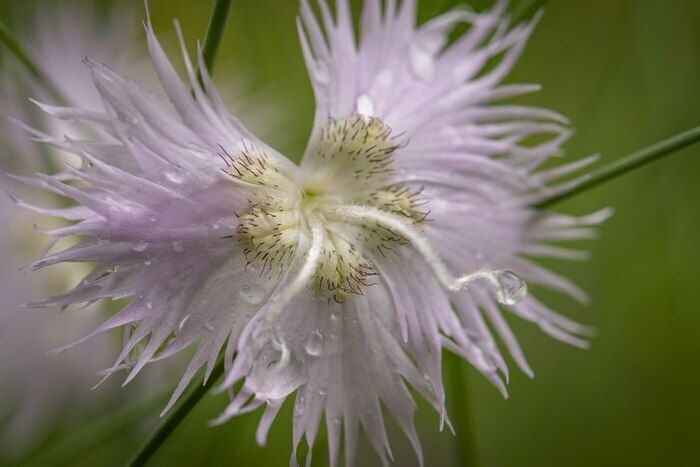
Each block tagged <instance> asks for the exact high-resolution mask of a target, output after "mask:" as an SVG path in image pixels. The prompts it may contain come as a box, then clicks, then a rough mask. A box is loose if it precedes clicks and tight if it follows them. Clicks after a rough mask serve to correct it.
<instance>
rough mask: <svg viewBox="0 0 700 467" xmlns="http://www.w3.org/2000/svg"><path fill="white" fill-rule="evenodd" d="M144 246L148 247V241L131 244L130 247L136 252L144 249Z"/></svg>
mask: <svg viewBox="0 0 700 467" xmlns="http://www.w3.org/2000/svg"><path fill="white" fill-rule="evenodd" d="M146 248H148V242H147V241H145V240H144V241H141V242H138V243H135V244H133V245H131V249H132V250H134V251H138V252H141V251H144V250H145V249H146Z"/></svg>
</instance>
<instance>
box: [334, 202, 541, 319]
mask: <svg viewBox="0 0 700 467" xmlns="http://www.w3.org/2000/svg"><path fill="white" fill-rule="evenodd" d="M335 213H336V214H337V215H338V216H340V217H342V218H344V219H347V220H351V219H354V220H358V221H372V222H375V223H377V224H379V225H381V226H383V227H385V228H388V229H391V230H392V231H393V232H395V233H397V234H399V235H401V236H402V237H404V238H405V239H406V240H408V241H409V242H410V243H411V244H412V245H413V247H414V248H415V249H416V250H417V251H418V253H420V254H421V256H423V258H424V259H425V261H426V263H428V265H429V266H430V268H431V269H432V270H433V273H434V274H435V277H436V278H437V279H438V281H439V282H440V284H442V286H443V287H445V288H446V289H447V290H450V291H458V290H462V289H464V288H465V287H467V286H468V285H469V284H471V283H472V282H474V281H476V280H479V279H486V280H487V281H488V282H489V283H490V284H491V285H492V286H493V287H494V289H495V291H496V298H497V299H498V301H499V303H501V304H503V305H515V304H516V303H518V302H519V301H520V300H522V299H523V298H525V296H526V295H527V284H526V283H525V281H523V280H522V279H521V278H520V277H519V276H518V275H517V274H515V273H514V272H512V271H504V270H493V269H476V270H474V271H470V272H468V273H466V274H464V275H462V276H460V277H455V276H454V275H453V274H452V273H451V272H450V271H449V269H448V268H447V265H446V264H445V263H444V262H443V261H442V260H441V259H440V257H439V256H438V254H437V252H436V251H435V250H434V249H433V247H432V245H430V243H429V242H428V240H427V239H426V238H425V237H424V236H422V235H421V234H420V233H419V232H418V231H417V230H416V229H415V228H414V227H413V225H411V224H408V223H407V222H406V220H405V219H404V218H402V217H399V216H397V215H396V214H392V213H389V212H386V211H383V210H381V209H377V208H374V207H372V206H364V205H349V204H345V205H341V206H338V207H336V209H335Z"/></svg>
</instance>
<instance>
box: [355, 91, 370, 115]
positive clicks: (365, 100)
mask: <svg viewBox="0 0 700 467" xmlns="http://www.w3.org/2000/svg"><path fill="white" fill-rule="evenodd" d="M357 113H358V114H360V115H366V116H368V117H371V116H373V115H374V103H373V102H372V99H370V97H369V96H368V95H367V94H363V95H361V96H360V97H358V98H357Z"/></svg>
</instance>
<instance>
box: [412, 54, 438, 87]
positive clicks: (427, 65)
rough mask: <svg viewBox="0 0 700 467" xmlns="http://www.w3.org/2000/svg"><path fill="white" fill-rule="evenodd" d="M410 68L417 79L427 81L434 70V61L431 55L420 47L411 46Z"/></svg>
mask: <svg viewBox="0 0 700 467" xmlns="http://www.w3.org/2000/svg"><path fill="white" fill-rule="evenodd" d="M410 59H411V70H412V71H413V73H414V74H415V75H416V77H417V78H418V79H421V80H423V81H429V80H430V79H431V78H432V76H433V72H434V71H435V61H434V60H433V56H432V55H431V54H430V53H429V52H427V51H425V50H423V49H421V48H420V47H417V46H414V47H411V51H410Z"/></svg>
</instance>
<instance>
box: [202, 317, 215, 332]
mask: <svg viewBox="0 0 700 467" xmlns="http://www.w3.org/2000/svg"><path fill="white" fill-rule="evenodd" d="M204 327H205V328H207V329H208V330H210V331H216V326H215V325H214V321H212V320H210V319H208V320H206V321H205V322H204Z"/></svg>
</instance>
